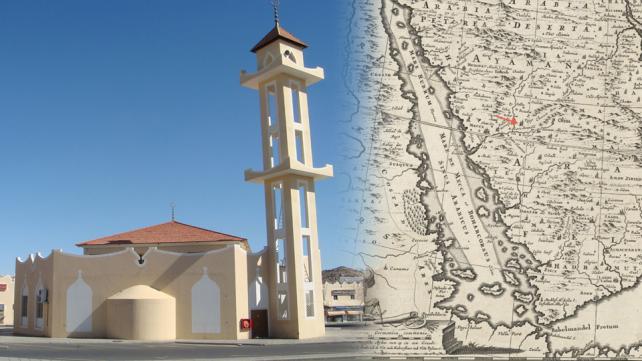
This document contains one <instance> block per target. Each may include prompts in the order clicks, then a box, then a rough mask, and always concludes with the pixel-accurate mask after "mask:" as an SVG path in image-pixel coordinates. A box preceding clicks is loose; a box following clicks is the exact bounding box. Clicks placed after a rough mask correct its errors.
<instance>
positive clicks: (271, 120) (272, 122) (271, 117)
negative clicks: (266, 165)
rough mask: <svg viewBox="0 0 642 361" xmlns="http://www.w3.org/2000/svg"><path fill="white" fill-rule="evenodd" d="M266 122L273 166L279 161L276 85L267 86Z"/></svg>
mask: <svg viewBox="0 0 642 361" xmlns="http://www.w3.org/2000/svg"><path fill="white" fill-rule="evenodd" d="M266 89H267V117H268V118H267V122H268V129H269V130H268V133H269V135H270V152H271V154H270V163H271V164H270V165H271V166H272V167H275V166H277V165H279V163H281V154H280V153H281V152H280V148H279V147H280V141H279V105H278V101H277V95H276V86H275V85H268V86H267V88H266Z"/></svg>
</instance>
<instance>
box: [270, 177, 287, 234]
mask: <svg viewBox="0 0 642 361" xmlns="http://www.w3.org/2000/svg"><path fill="white" fill-rule="evenodd" d="M272 203H273V204H274V208H273V212H274V231H275V232H279V231H280V230H282V229H283V216H284V215H283V185H282V184H281V183H275V184H273V185H272Z"/></svg>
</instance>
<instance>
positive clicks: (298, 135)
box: [294, 130, 305, 163]
mask: <svg viewBox="0 0 642 361" xmlns="http://www.w3.org/2000/svg"><path fill="white" fill-rule="evenodd" d="M294 140H295V143H296V160H298V161H299V162H301V163H305V153H304V151H303V132H302V131H300V130H296V131H295V132H294Z"/></svg>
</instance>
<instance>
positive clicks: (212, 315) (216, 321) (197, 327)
mask: <svg viewBox="0 0 642 361" xmlns="http://www.w3.org/2000/svg"><path fill="white" fill-rule="evenodd" d="M220 332H221V290H220V288H219V287H218V284H217V283H216V282H215V281H213V280H212V279H211V278H210V277H209V276H208V275H207V267H203V276H202V277H201V279H200V280H198V282H196V283H195V284H194V286H192V333H220Z"/></svg>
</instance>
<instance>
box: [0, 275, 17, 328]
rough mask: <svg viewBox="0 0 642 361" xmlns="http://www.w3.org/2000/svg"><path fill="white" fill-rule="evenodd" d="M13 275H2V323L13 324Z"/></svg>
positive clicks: (0, 291) (0, 312)
mask: <svg viewBox="0 0 642 361" xmlns="http://www.w3.org/2000/svg"><path fill="white" fill-rule="evenodd" d="M13 284H14V279H13V276H0V325H13Z"/></svg>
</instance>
